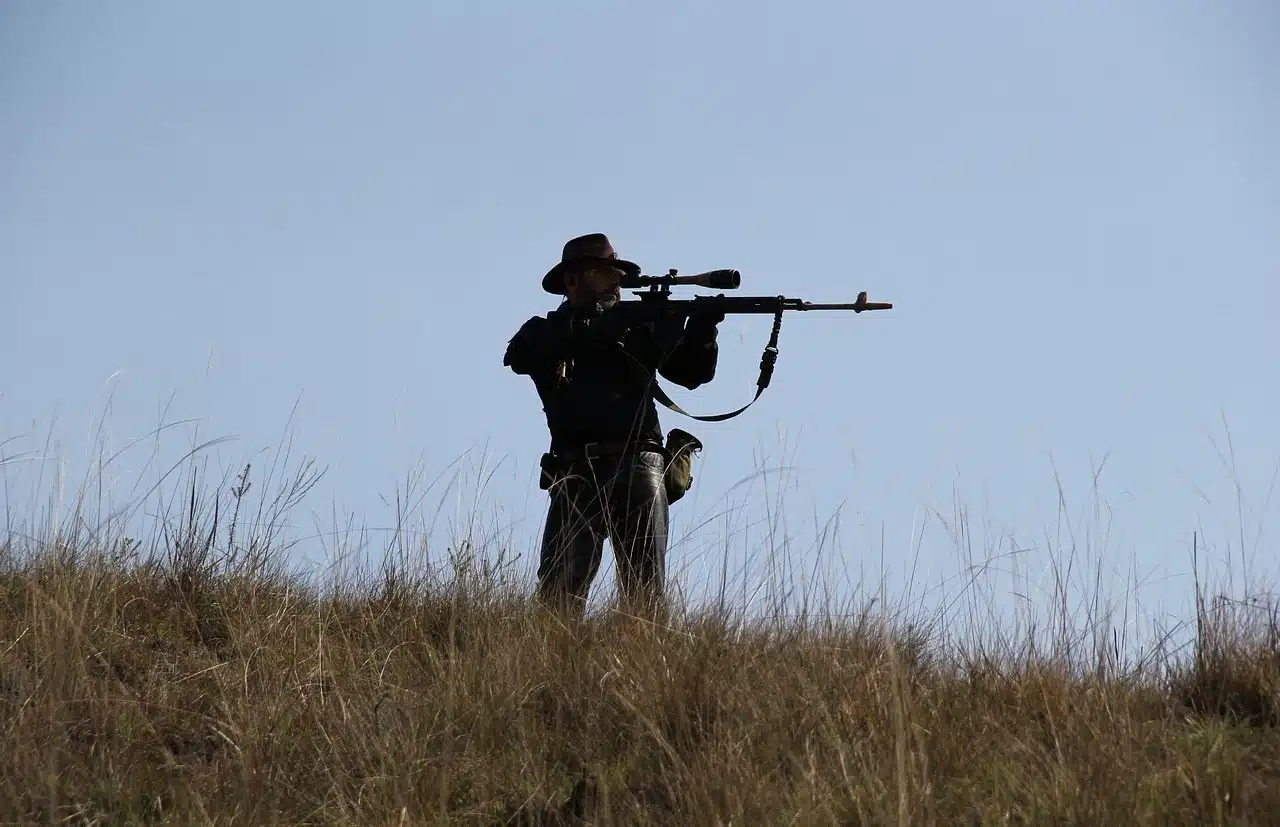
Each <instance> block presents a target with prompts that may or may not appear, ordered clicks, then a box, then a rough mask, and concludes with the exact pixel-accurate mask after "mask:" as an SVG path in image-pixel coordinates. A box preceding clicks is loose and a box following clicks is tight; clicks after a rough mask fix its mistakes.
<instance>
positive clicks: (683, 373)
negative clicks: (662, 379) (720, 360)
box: [664, 357, 716, 391]
mask: <svg viewBox="0 0 1280 827" xmlns="http://www.w3.org/2000/svg"><path fill="white" fill-rule="evenodd" d="M682 367H683V370H673V371H671V372H670V373H666V372H664V375H665V376H666V377H667V378H668V379H670V380H671V381H672V382H675V383H676V384H677V385H679V386H680V387H682V388H686V389H687V390H691V391H692V390H697V389H698V388H700V387H702V386H703V385H705V384H707V383H708V382H710V381H711V380H712V379H715V378H716V360H715V358H714V357H712V358H711V359H708V360H706V361H703V362H701V363H700V364H693V365H686V366H682Z"/></svg>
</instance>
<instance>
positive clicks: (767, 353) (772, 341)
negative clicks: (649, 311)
mask: <svg viewBox="0 0 1280 827" xmlns="http://www.w3.org/2000/svg"><path fill="white" fill-rule="evenodd" d="M781 330H782V308H781V307H779V308H778V310H777V312H775V313H774V314H773V332H772V333H771V334H770V335H769V344H767V345H765V348H764V352H763V353H761V354H760V377H759V378H758V379H757V380H756V395H755V396H753V397H752V398H751V401H750V402H748V403H747V404H745V405H743V406H742V407H741V408H738V409H737V410H736V411H730V412H728V413H722V414H713V415H711V416H695V415H694V414H691V413H689V412H688V411H686V410H685V409H684V408H681V407H680V406H679V405H677V404H676V403H675V402H672V401H671V397H669V396H667V394H666V391H664V390H663V389H662V386H661V385H660V384H658V377H657V375H656V374H654V375H652V376H650V374H649V371H648V370H647V369H646V368H645V367H644V366H643V365H641V364H640V362H639V361H638V360H637V359H636V358H635V357H634V356H632V355H631V354H630V353H628V354H627V358H628V359H630V360H631V364H633V365H635V366H636V367H637V368H638V369H640V370H642V371H644V373H645V375H646V376H649V377H650V379H651V380H652V382H653V397H654V398H655V399H657V400H658V401H659V402H661V403H662V404H663V405H664V406H665V407H667V408H669V409H671V410H673V411H675V412H676V413H678V414H682V415H683V416H687V417H689V418H690V419H696V420H698V421H699V422H723V421H725V420H726V419H733V418H734V417H735V416H737V415H738V414H740V413H742V412H743V411H745V410H746V409H747V408H750V407H751V406H752V405H754V404H755V403H756V400H757V399H759V398H760V396H761V395H762V394H763V393H764V389H765V388H767V387H769V380H770V379H772V378H773V366H774V363H775V362H777V361H778V334H779V333H780V332H781Z"/></svg>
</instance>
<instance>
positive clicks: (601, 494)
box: [538, 451, 669, 615]
mask: <svg viewBox="0 0 1280 827" xmlns="http://www.w3.org/2000/svg"><path fill="white" fill-rule="evenodd" d="M665 462H666V458H665V457H664V456H663V455H662V454H661V453H658V452H657V451H638V452H635V453H634V454H631V455H624V456H621V457H603V458H595V459H591V460H583V461H582V462H580V463H577V464H575V466H574V467H573V468H571V469H570V472H569V473H567V474H566V475H564V476H562V477H561V478H560V479H559V480H557V481H556V482H555V483H554V484H553V485H552V486H551V488H550V495H551V502H550V503H549V504H548V506H547V519H546V524H545V527H544V528H543V533H542V549H541V559H540V560H539V564H538V597H539V598H540V599H541V600H542V601H543V602H544V603H546V604H549V605H552V606H555V607H556V608H558V609H562V610H568V611H570V612H572V613H574V614H576V615H581V613H582V611H583V610H584V609H585V605H586V599H587V593H588V591H589V590H590V588H591V583H592V581H593V580H595V577H596V574H597V572H598V571H599V569H600V561H601V558H602V556H603V553H604V541H605V539H608V540H609V542H610V545H611V546H612V549H613V555H614V559H615V562H616V564H617V572H618V592H619V597H620V598H621V602H622V603H623V605H624V606H625V607H627V608H628V609H629V610H635V611H640V612H643V613H647V614H651V613H653V612H654V611H656V610H658V609H659V608H660V606H661V603H662V601H663V599H664V587H665V579H666V558H667V540H668V537H667V532H668V515H669V507H668V503H667V491H666V486H665V482H664V475H665V470H666V467H665Z"/></svg>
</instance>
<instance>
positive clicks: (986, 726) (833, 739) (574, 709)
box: [0, 484, 1280, 825]
mask: <svg viewBox="0 0 1280 827" xmlns="http://www.w3.org/2000/svg"><path fill="white" fill-rule="evenodd" d="M303 487H305V486H302V485H301V484H295V486H294V487H293V488H292V489H289V488H288V487H286V488H285V489H282V494H281V496H279V497H277V504H279V503H281V502H282V503H284V504H285V505H287V504H288V503H289V502H291V501H293V500H294V499H296V496H297V495H298V494H299V493H300V490H301V488H303ZM197 500H198V498H196V497H195V495H194V494H193V498H192V500H191V501H190V503H189V504H187V507H185V508H184V509H183V513H182V514H180V515H178V516H176V517H174V518H173V519H168V518H157V520H158V522H157V526H158V527H157V529H156V531H155V536H154V537H153V538H152V540H151V541H149V543H148V544H147V547H146V548H140V547H138V544H136V543H133V542H131V541H127V540H124V539H122V538H120V537H112V536H109V535H110V532H107V531H105V530H104V531H89V530H80V529H74V528H68V527H66V526H64V527H62V528H50V529H49V530H48V531H46V532H45V533H44V534H43V536H40V537H31V536H30V533H29V532H17V531H11V533H10V535H9V536H8V538H7V539H6V540H5V541H3V545H0V710H2V712H0V720H3V722H4V729H3V734H0V821H3V822H5V823H55V822H57V823H71V824H108V823H109V824H131V823H161V822H164V823H217V824H255V825H257V824H300V823H307V824H339V823H341V824H477V825H479V824H486V825H487V824H505V823H510V824H577V823H591V824H617V825H624V824H667V825H671V824H680V825H685V824H688V825H730V824H732V825H765V824H769V825H772V824H842V825H844V824H850V825H852V824H868V825H870V824H938V825H956V824H964V825H997V824H999V825H1006V824H1079V825H1086V824H1088V825H1098V824H1153V825H1154V824H1161V825H1168V824H1198V825H1206V824H1224V825H1225V824H1232V825H1239V824H1275V823H1277V821H1276V819H1277V816H1276V814H1277V813H1280V730H1278V729H1277V724H1278V723H1280V628H1278V621H1280V615H1278V614H1277V612H1276V610H1275V609H1274V608H1273V607H1270V606H1261V605H1245V606H1242V605H1238V604H1233V603H1231V602H1227V601H1213V602H1208V601H1204V602H1201V604H1200V610H1201V611H1200V617H1199V626H1198V629H1197V634H1196V639H1197V645H1196V647H1195V650H1194V651H1192V652H1177V651H1171V650H1170V651H1165V652H1163V653H1162V654H1157V655H1151V656H1148V657H1146V658H1145V659H1141V660H1139V662H1137V663H1134V664H1129V665H1124V666H1121V665H1119V664H1120V661H1119V660H1118V659H1117V658H1115V657H1113V656H1112V654H1113V653H1110V652H1109V651H1108V649H1109V645H1108V643H1107V642H1100V643H1096V644H1092V645H1089V646H1083V647H1082V646H1080V645H1079V641H1080V640H1082V639H1090V634H1089V633H1087V632H1084V631H1081V630H1072V629H1069V628H1065V627H1064V628H1062V629H1060V630H1058V631H1057V632H1055V638H1054V641H1052V643H1053V645H1044V644H1043V643H1042V642H1040V641H1043V636H1037V635H1030V634H1020V633H1017V634H1015V633H1002V632H1001V630H997V629H992V630H989V634H984V635H982V636H981V638H982V639H981V641H980V642H975V641H974V640H973V639H969V641H968V642H967V643H966V644H963V645H962V644H960V643H958V642H957V640H958V639H957V638H956V637H955V636H954V635H951V634H949V633H948V629H946V628H945V625H944V624H943V623H942V622H941V620H940V619H937V618H931V617H927V616H912V615H911V614H910V613H908V612H904V611H893V610H890V609H887V608H886V607H885V606H884V605H883V604H877V605H874V606H870V607H867V608H865V609H859V608H857V607H855V608H854V609H852V610H851V609H849V608H848V607H838V608H839V611H835V610H834V608H833V610H832V611H830V612H828V613H825V614H824V613H822V612H818V611H813V612H811V613H810V614H808V615H806V616H800V617H795V616H792V617H789V618H786V619H785V620H776V621H761V620H753V619H751V618H749V617H748V616H746V615H745V614H742V613H741V612H736V611H733V610H730V609H726V608H724V607H720V608H718V609H708V608H686V609H677V610H676V611H675V613H674V616H673V618H672V619H671V620H670V622H669V623H668V624H666V625H664V626H661V627H659V626H654V625H651V624H648V623H645V622H643V621H641V620H638V619H634V618H626V617H622V616H619V615H617V614H616V613H609V612H605V613H602V614H600V615H597V616H593V617H591V618H589V619H588V620H587V621H586V622H583V623H565V622H562V621H561V620H559V619H557V618H554V617H549V616H546V615H544V614H542V613H541V612H539V611H538V610H537V609H536V608H535V607H533V606H531V605H530V604H529V602H528V601H527V599H526V597H525V591H526V590H525V589H523V588H521V587H513V586H511V585H510V584H508V583H507V582H505V581H504V580H503V579H502V578H500V577H498V576H497V575H495V574H494V573H493V572H492V571H487V570H485V569H484V568H482V567H480V566H478V565H469V566H468V565H461V564H458V562H457V559H456V558H455V559H454V560H453V561H452V564H448V565H436V566H434V567H433V566H426V565H417V564H414V565H409V562H410V561H409V559H408V558H404V559H400V560H397V561H394V562H393V563H391V564H388V565H385V566H383V567H382V568H380V569H377V570H375V571H373V572H367V573H364V574H361V573H352V574H350V575H348V576H346V577H345V578H343V579H342V581H341V582H338V581H335V582H333V583H329V584H327V585H323V586H322V585H317V584H316V583H314V582H311V583H309V582H304V581H302V580H301V579H300V578H298V577H296V576H294V575H292V574H290V573H289V571H288V570H287V569H286V568H285V567H284V566H283V565H282V564H281V561H282V559H283V552H282V548H283V547H282V546H281V544H280V541H277V540H275V539H274V537H275V535H273V534H272V532H271V531H270V530H265V531H264V530H261V529H260V528H259V529H255V531H254V532H252V533H250V532H248V531H247V530H245V529H241V530H240V535H246V536H238V535H237V532H236V531H235V530H233V529H232V526H231V523H232V522H233V519H232V516H231V515H235V514H236V512H235V511H234V508H235V505H236V504H237V503H238V498H235V497H230V498H228V499H226V500H218V501H217V502H218V509H217V510H215V509H214V508H213V505H214V500H208V501H206V502H205V504H198V502H197ZM229 509H230V510H229ZM237 518H238V515H237ZM244 522H245V523H246V524H248V523H249V522H250V521H247V520H245V521H244ZM67 525H69V526H74V525H76V524H73V523H68V524H67ZM255 525H258V526H261V523H260V522H259V523H255ZM436 562H437V563H438V564H439V563H441V561H440V560H437V561H436ZM833 618H834V619H833ZM1154 651H1159V650H1154Z"/></svg>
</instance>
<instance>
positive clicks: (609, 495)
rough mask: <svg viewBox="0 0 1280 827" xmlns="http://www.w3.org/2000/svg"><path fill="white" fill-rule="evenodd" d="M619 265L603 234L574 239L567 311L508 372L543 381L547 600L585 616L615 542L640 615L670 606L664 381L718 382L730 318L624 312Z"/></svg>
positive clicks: (534, 328)
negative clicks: (721, 343) (657, 394)
mask: <svg viewBox="0 0 1280 827" xmlns="http://www.w3.org/2000/svg"><path fill="white" fill-rule="evenodd" d="M639 273H640V268H639V266H637V265H636V264H633V263H632V262H630V261H625V260H623V259H620V258H618V255H617V253H616V251H615V250H614V249H613V245H612V244H610V242H609V239H608V237H607V236H605V235H604V234H602V233H592V234H589V235H584V236H579V237H578V238H574V239H571V240H569V241H568V242H567V243H566V244H565V245H564V249H563V251H562V253H561V260H560V263H558V264H556V265H555V266H554V267H552V268H551V269H550V270H549V271H548V272H547V274H546V275H545V276H544V277H543V279H542V288H543V289H544V290H545V291H547V292H548V293H551V294H553V295H559V296H563V297H564V299H563V301H562V302H561V304H560V306H559V307H558V308H556V309H555V310H554V311H552V312H550V313H548V314H547V315H545V316H534V317H533V318H531V319H529V320H528V321H526V322H525V323H524V324H523V325H522V326H521V327H520V329H519V330H518V331H517V332H516V334H515V336H513V337H512V338H511V340H510V342H509V343H508V344H507V351H506V356H505V358H504V359H503V364H504V365H505V366H507V367H509V368H510V369H511V370H512V371H514V372H515V373H516V374H517V375H520V376H528V377H530V378H531V379H532V380H533V383H534V387H535V388H536V389H537V392H538V396H539V397H540V398H541V400H542V409H543V412H544V413H545V414H546V419H547V428H548V430H549V431H550V434H551V447H550V452H549V453H548V454H547V455H545V456H544V457H543V473H544V477H543V484H542V487H543V488H544V489H548V490H549V491H550V497H551V502H550V504H549V505H548V508H547V520H546V527H545V529H544V531H543V537H542V550H541V560H540V562H539V566H538V597H539V598H540V599H541V600H543V601H545V602H547V603H549V604H551V605H554V606H556V607H557V608H561V609H570V610H572V611H573V613H574V614H576V615H580V614H581V612H582V609H583V607H584V604H585V601H586V598H587V592H588V590H589V589H590V587H591V582H592V580H594V579H595V576H596V572H597V571H598V570H599V567H600V560H601V556H602V551H603V546H604V540H605V538H606V537H608V538H609V540H610V542H611V544H612V547H613V553H614V557H615V560H616V562H617V568H618V579H619V591H620V594H621V597H622V599H623V601H624V603H625V605H626V606H627V607H628V608H629V609H635V610H640V611H645V612H654V611H657V610H659V609H660V604H661V603H662V602H663V595H664V581H665V576H666V554H667V537H668V535H667V532H668V526H667V517H668V501H667V493H666V488H665V485H664V477H665V463H666V459H667V457H666V454H665V453H664V445H663V437H662V430H661V426H660V425H659V422H658V413H657V409H656V408H655V407H654V402H653V387H654V379H655V373H656V374H661V375H662V376H663V377H664V378H666V379H668V380H669V381H671V382H674V383H676V384H678V385H681V386H682V387H685V388H688V389H690V390H692V389H694V388H697V387H698V386H699V385H702V384H703V383H706V382H710V381H711V380H712V379H713V378H714V377H715V372H716V361H717V358H718V354H719V351H718V346H717V344H716V334H717V325H718V324H719V323H720V322H721V321H723V320H724V314H723V313H720V312H713V313H711V314H708V315H703V316H701V317H696V316H695V317H690V318H689V319H688V321H687V322H684V321H683V320H682V319H681V318H679V317H668V318H655V317H650V318H647V319H646V320H645V321H643V322H641V321H639V320H638V319H635V318H630V319H629V317H628V316H627V315H626V314H624V312H623V311H622V310H620V309H618V308H617V305H618V303H619V302H620V301H621V298H622V293H621V288H620V285H619V281H620V279H621V277H622V276H623V275H624V274H625V275H638V274H639Z"/></svg>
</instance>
